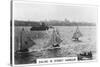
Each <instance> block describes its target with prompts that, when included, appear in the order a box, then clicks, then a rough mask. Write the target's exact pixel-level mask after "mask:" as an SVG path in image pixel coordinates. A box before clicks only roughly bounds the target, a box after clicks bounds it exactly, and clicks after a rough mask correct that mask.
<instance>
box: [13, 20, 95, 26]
mask: <svg viewBox="0 0 100 67" xmlns="http://www.w3.org/2000/svg"><path fill="white" fill-rule="evenodd" d="M42 22H43V23H45V24H46V25H52V26H96V24H94V23H88V22H70V21H66V22H64V21H40V22H39V21H19V20H15V21H14V25H15V26H40V23H42Z"/></svg>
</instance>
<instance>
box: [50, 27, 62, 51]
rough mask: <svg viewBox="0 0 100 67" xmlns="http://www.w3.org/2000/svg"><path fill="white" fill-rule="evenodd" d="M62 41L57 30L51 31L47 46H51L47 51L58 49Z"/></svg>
mask: <svg viewBox="0 0 100 67" xmlns="http://www.w3.org/2000/svg"><path fill="white" fill-rule="evenodd" d="M62 41H63V40H62V39H61V37H60V34H59V31H58V30H57V29H53V32H52V35H51V39H50V41H49V43H48V45H51V47H50V48H49V49H54V48H60V43H61V42H62Z"/></svg>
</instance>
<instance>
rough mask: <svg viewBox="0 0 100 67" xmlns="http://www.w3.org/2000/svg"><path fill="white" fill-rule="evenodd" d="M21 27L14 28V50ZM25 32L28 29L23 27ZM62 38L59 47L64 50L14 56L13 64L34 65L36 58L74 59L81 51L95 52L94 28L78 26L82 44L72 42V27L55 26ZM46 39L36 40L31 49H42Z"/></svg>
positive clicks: (73, 28)
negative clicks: (81, 35)
mask: <svg viewBox="0 0 100 67" xmlns="http://www.w3.org/2000/svg"><path fill="white" fill-rule="evenodd" d="M21 28H22V27H16V28H15V49H17V48H16V45H17V41H16V37H18V35H19V32H20V30H21ZM24 28H25V30H26V31H29V28H30V27H24ZM56 28H57V29H58V30H59V32H60V34H61V38H63V42H62V44H61V46H64V47H65V48H56V49H49V50H43V51H34V52H32V53H28V54H22V55H15V64H27V63H36V59H38V58H54V57H74V56H77V54H78V53H81V52H83V51H92V52H96V27H95V26H93V27H92V26H89V27H88V26H80V27H79V29H80V31H81V32H82V34H83V37H81V38H80V40H81V41H82V42H80V43H78V42H73V41H72V36H73V33H74V31H75V29H76V27H74V26H56ZM46 40H47V39H45V38H42V39H41V38H40V39H36V43H37V44H36V45H35V47H34V46H33V48H42V47H44V45H45V44H44V43H45V42H47V41H46Z"/></svg>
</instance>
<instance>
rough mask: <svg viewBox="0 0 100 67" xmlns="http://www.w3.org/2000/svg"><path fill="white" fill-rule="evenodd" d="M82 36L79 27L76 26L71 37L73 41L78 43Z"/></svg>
mask: <svg viewBox="0 0 100 67" xmlns="http://www.w3.org/2000/svg"><path fill="white" fill-rule="evenodd" d="M82 36H83V35H82V33H81V32H80V30H79V27H78V26H77V28H76V31H75V32H74V34H73V37H72V39H73V41H77V42H80V40H79V38H80V37H82Z"/></svg>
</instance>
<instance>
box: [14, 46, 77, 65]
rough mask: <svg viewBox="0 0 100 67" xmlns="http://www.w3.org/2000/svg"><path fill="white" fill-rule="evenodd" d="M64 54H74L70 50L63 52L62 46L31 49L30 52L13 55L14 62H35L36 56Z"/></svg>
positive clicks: (58, 55) (53, 56) (50, 56)
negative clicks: (38, 49) (41, 49)
mask: <svg viewBox="0 0 100 67" xmlns="http://www.w3.org/2000/svg"><path fill="white" fill-rule="evenodd" d="M66 56H73V57H74V56H75V54H71V52H68V51H66V52H64V50H63V49H62V48H56V49H48V50H44V51H33V52H31V53H23V54H16V55H15V64H28V63H36V59H38V58H55V57H56V58H57V57H66Z"/></svg>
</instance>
